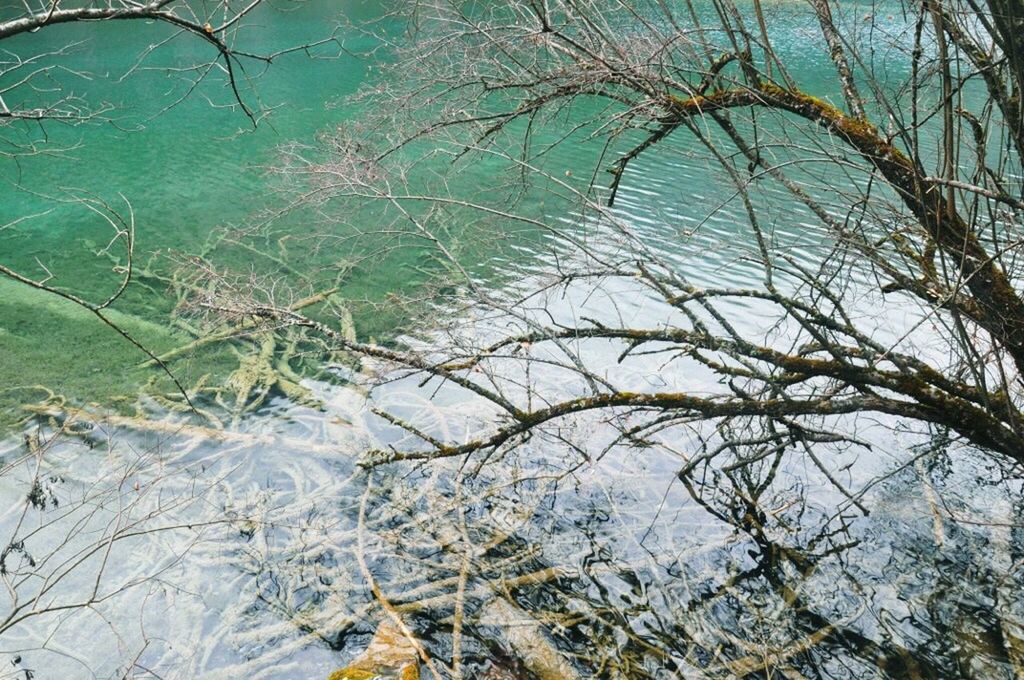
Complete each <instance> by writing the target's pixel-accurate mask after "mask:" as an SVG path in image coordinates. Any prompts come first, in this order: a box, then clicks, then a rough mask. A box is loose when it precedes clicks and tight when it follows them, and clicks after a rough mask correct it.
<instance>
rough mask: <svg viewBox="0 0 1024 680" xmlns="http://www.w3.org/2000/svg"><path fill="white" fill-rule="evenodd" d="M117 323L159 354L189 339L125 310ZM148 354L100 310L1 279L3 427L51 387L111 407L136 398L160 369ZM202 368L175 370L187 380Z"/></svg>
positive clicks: (114, 316) (185, 364) (114, 314)
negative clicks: (104, 319) (146, 363)
mask: <svg viewBox="0 0 1024 680" xmlns="http://www.w3.org/2000/svg"><path fill="white" fill-rule="evenodd" d="M104 313H105V314H106V315H107V316H108V318H110V319H111V321H112V322H114V323H115V324H117V325H118V326H119V327H120V328H123V329H124V330H125V331H126V332H128V333H129V334H130V335H131V336H132V337H133V338H135V339H136V340H138V341H139V342H140V343H142V344H143V345H144V346H146V347H147V348H149V349H150V350H152V351H154V352H164V351H167V350H169V349H172V348H174V347H177V346H179V345H182V344H184V343H186V342H187V341H188V340H189V338H188V337H187V336H185V335H184V334H183V333H180V332H177V331H174V330H173V329H171V328H169V327H168V326H167V325H161V324H157V323H154V322H151V321H146V320H143V319H140V318H138V317H136V316H131V315H128V314H124V313H122V312H118V311H117V310H106V311H105V312H104ZM145 359H146V356H145V354H143V353H142V352H141V351H139V350H138V349H137V348H136V347H133V346H132V345H131V344H130V343H128V342H127V341H126V340H125V339H124V338H123V337H121V336H120V335H119V334H118V333H117V332H116V331H114V330H113V329H112V328H110V327H108V326H107V325H105V324H104V323H103V322H102V321H100V320H99V319H98V318H96V316H95V315H94V314H92V313H91V312H89V311H88V310H86V309H83V308H82V307H79V306H78V305H75V304H74V303H72V302H69V301H67V300H63V299H61V298H59V297H57V296H56V295H53V294H51V293H46V292H43V291H39V290H36V289H33V288H31V287H29V286H26V285H23V284H19V283H16V282H14V281H9V280H6V279H0V432H2V431H3V430H7V429H9V428H10V427H12V426H13V425H14V424H15V423H16V422H17V421H18V420H19V419H20V418H21V417H22V416H23V415H24V413H23V411H22V409H21V406H22V405H24V404H26V403H31V402H34V401H37V400H39V399H41V398H43V397H44V396H46V392H45V390H52V391H53V392H55V393H58V394H61V395H63V396H66V397H67V398H69V399H71V400H72V401H76V402H87V401H95V402H99V403H101V404H103V405H104V406H105V407H108V408H109V407H114V406H116V405H117V403H118V402H122V403H123V402H128V403H131V402H134V400H135V395H137V394H138V392H139V387H140V385H144V384H145V383H146V382H147V381H148V380H149V379H150V378H151V377H153V376H156V377H157V378H158V380H163V381H165V382H166V383H167V384H168V389H172V386H170V381H169V380H167V379H166V377H165V376H164V375H163V373H162V371H161V370H160V369H159V368H141V367H140V364H141V362H143V361H144V360H145ZM216 360H217V358H216V357H215V356H212V355H211V356H206V355H204V356H203V362H202V363H203V365H199V363H193V362H190V361H182V362H178V363H177V364H176V365H175V368H174V370H175V375H176V377H178V378H179V379H180V380H181V381H182V384H185V385H188V384H190V382H191V381H192V378H193V376H197V375H199V374H201V373H202V372H205V371H204V370H203V369H204V368H207V369H208V365H207V364H209V363H214V362H216Z"/></svg>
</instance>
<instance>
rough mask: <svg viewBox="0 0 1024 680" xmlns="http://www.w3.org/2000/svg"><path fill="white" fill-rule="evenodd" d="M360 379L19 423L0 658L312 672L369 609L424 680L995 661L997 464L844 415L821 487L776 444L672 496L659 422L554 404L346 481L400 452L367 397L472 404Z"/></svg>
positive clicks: (845, 671) (1011, 517)
mask: <svg viewBox="0 0 1024 680" xmlns="http://www.w3.org/2000/svg"><path fill="white" fill-rule="evenodd" d="M580 293H581V294H582V292H580ZM553 297H555V298H557V299H562V300H566V298H564V297H562V296H560V295H559V296H553ZM617 299H619V300H622V299H628V291H619V294H618V296H617ZM634 303H635V304H637V305H639V307H637V312H636V313H638V314H641V315H647V314H651V315H658V314H660V312H659V310H656V309H649V308H647V307H645V306H644V304H643V301H642V300H635V301H634ZM564 304H565V305H566V306H567V307H575V306H577V305H578V306H579V307H580V308H584V309H585V308H586V307H587V305H588V304H591V305H593V306H596V307H599V306H600V301H595V302H586V301H583V302H581V301H578V300H574V299H572V298H571V295H570V296H569V298H568V299H567V301H566V302H564ZM463 332H465V331H463ZM593 351H595V352H598V353H600V352H602V351H605V350H602V349H600V348H597V349H595V350H593ZM598 356H599V355H598ZM592 360H594V361H596V360H597V358H596V357H594V358H592ZM371 368H372V367H370V366H364V367H363V369H362V371H361V372H357V373H350V377H353V379H354V380H355V381H356V382H359V381H360V378H359V377H358V376H364V377H363V378H362V380H366V381H372V382H374V383H376V384H377V387H375V388H374V390H373V391H372V393H369V395H370V398H369V400H368V399H367V395H368V393H367V391H366V389H364V388H360V387H358V386H357V385H355V384H350V385H349V386H338V385H330V384H327V383H322V382H314V381H305V386H306V388H307V389H309V390H310V392H311V393H312V394H313V395H314V396H315V397H316V399H317V401H318V403H320V404H322V405H323V406H322V408H319V409H318V408H310V407H304V406H301V405H293V404H289V403H288V402H287V401H285V400H281V399H278V400H276V401H275V402H274V403H273V404H272V405H271V407H270V409H269V410H268V411H264V412H262V413H261V414H260V415H259V416H258V417H250V418H246V419H243V420H242V421H241V424H240V426H239V427H238V428H236V429H227V430H219V429H213V428H209V427H206V426H203V425H197V424H195V421H193V422H192V423H186V422H184V421H180V420H179V421H176V420H175V419H174V418H173V417H171V418H170V419H167V418H164V419H159V418H156V417H155V416H152V415H151V416H150V417H149V418H138V419H132V418H128V417H125V416H120V415H115V414H107V415H103V414H102V413H93V414H89V413H86V412H81V411H73V410H70V409H68V408H67V407H66V406H65V405H63V404H60V403H55V402H50V403H47V404H43V405H41V406H39V407H38V408H37V411H38V412H39V414H40V415H39V418H38V419H37V420H36V421H35V424H34V425H33V426H32V427H31V428H30V429H28V430H27V431H26V432H27V436H26V438H25V439H24V440H20V439H19V440H8V443H7V444H6V445H5V446H4V450H3V465H4V466H5V474H3V475H0V479H2V480H3V484H4V487H3V489H2V494H3V497H4V507H7V508H8V510H7V511H6V513H5V514H4V516H3V520H2V525H0V526H2V532H3V541H4V543H5V545H6V546H7V547H6V549H5V552H4V556H3V560H0V570H2V571H3V578H4V579H5V580H6V582H7V584H8V585H9V589H8V591H7V595H5V597H6V598H7V599H6V600H5V604H4V610H5V611H7V610H10V609H13V611H15V612H16V614H15V618H17V619H19V620H18V621H17V622H16V625H11V620H10V619H8V623H7V624H0V625H5V626H6V627H5V628H4V629H2V631H0V640H2V642H3V651H4V652H5V653H7V654H8V655H9V657H10V659H11V661H12V662H13V660H14V659H17V660H18V661H17V663H15V664H14V665H13V666H12V668H14V669H17V670H18V671H22V670H32V671H34V673H35V677H37V678H41V677H94V676H98V677H108V676H112V675H117V676H118V677H121V676H122V675H128V676H130V677H163V678H167V677H181V678H187V677H210V678H218V677H224V678H228V677H239V676H245V677H254V678H295V677H326V676H327V674H328V673H329V672H330V671H331V670H333V669H335V668H338V667H340V666H342V665H344V664H345V663H346V661H348V660H351V659H352V658H354V657H355V656H356V655H357V654H358V653H359V652H360V651H361V650H362V649H363V648H364V647H366V645H367V644H368V643H369V641H370V637H371V635H372V634H373V633H374V631H375V630H377V628H378V625H380V624H381V623H382V622H387V621H390V620H391V618H392V617H397V618H398V619H399V620H401V621H402V622H403V623H404V624H405V625H407V626H408V627H409V628H410V629H411V630H412V631H414V632H415V634H416V636H417V638H418V640H419V641H420V642H421V644H422V646H423V651H424V653H425V655H426V656H427V657H428V658H429V659H430V661H431V664H430V666H428V665H427V664H424V665H423V671H422V672H423V673H424V675H429V674H430V668H431V667H433V668H434V669H435V671H436V672H437V673H438V674H439V676H441V677H449V676H450V675H452V674H453V671H452V670H451V669H450V668H447V667H446V664H447V663H448V662H449V660H451V659H452V658H458V659H459V660H460V665H459V667H458V668H457V669H456V670H455V672H459V673H461V674H462V677H490V678H535V677H540V678H555V677H573V676H577V677H608V678H648V677H649V678H667V677H746V676H749V677H875V676H881V677H959V676H966V677H1012V676H1013V675H1014V673H1015V672H1018V671H1019V669H1020V662H1021V656H1020V654H1021V652H1022V651H1024V648H1022V646H1021V645H1022V642H1024V636H1022V632H1024V631H1022V629H1021V627H1020V622H1021V621H1022V620H1024V619H1022V614H1024V612H1022V611H1021V605H1022V602H1021V598H1020V595H1019V593H1020V592H1021V589H1020V588H1021V585H1022V584H1021V583H1020V580H1021V578H1022V574H1021V569H1020V565H1021V562H1020V559H1021V557H1020V549H1019V545H1020V541H1019V537H1018V532H1019V527H1020V526H1022V521H1024V517H1022V516H1021V513H1022V508H1021V503H1020V501H1019V499H1020V497H1021V496H1020V486H1021V485H1020V481H1019V478H1018V477H1016V476H1014V475H1013V474H1012V471H1011V470H1008V469H1006V468H1004V467H1003V465H1002V464H1001V463H999V462H998V461H996V460H993V459H989V458H986V457H984V456H981V455H977V454H973V453H971V452H969V451H954V452H950V451H948V450H947V447H948V442H944V441H943V440H942V439H941V437H939V438H935V439H928V438H927V437H925V436H923V435H922V434H917V433H914V432H910V431H902V432H901V431H899V430H895V431H894V430H893V429H891V427H890V426H889V425H890V424H887V423H879V424H878V425H876V426H873V427H872V426H867V425H866V426H864V427H862V428H861V436H862V437H864V438H866V439H867V440H869V441H871V442H872V446H871V447H870V448H864V447H855V446H849V447H842V446H836V447H833V448H827V447H823V448H822V449H820V450H818V455H820V456H828V460H829V463H830V466H829V467H830V469H832V470H833V471H838V472H835V473H834V474H836V475H838V477H839V479H840V481H841V483H842V485H843V488H844V489H845V490H846V491H847V492H848V496H847V497H844V496H843V495H841V494H840V493H838V492H837V491H836V487H834V486H833V484H832V483H831V482H830V481H829V480H828V479H826V478H825V477H823V475H822V474H821V472H819V470H818V468H817V467H816V466H815V465H814V464H813V463H812V461H811V460H810V459H808V458H807V457H806V456H804V455H802V454H794V453H792V452H790V453H786V455H785V456H783V455H782V453H781V452H780V453H778V454H777V455H766V456H765V457H764V458H763V459H762V460H760V461H759V462H755V463H753V464H750V465H744V466H738V467H737V466H732V465H730V462H731V461H730V459H729V458H728V457H725V458H718V459H716V460H715V462H714V464H713V465H709V466H705V467H702V468H699V469H697V470H695V471H692V472H691V474H689V475H688V476H686V477H685V478H684V479H682V480H681V479H680V478H679V477H678V476H677V473H678V469H679V461H678V459H677V458H674V457H673V456H671V455H667V454H666V451H670V450H671V448H672V447H684V448H685V446H686V444H687V441H688V439H690V438H691V435H690V434H688V433H687V431H686V429H685V428H674V429H673V428H670V429H665V430H663V431H661V432H660V433H658V434H657V435H656V438H657V439H658V441H659V442H661V444H663V445H664V446H662V447H660V448H659V447H658V446H652V447H650V448H645V447H638V446H624V445H618V446H614V447H611V448H607V449H606V448H604V442H606V441H611V440H612V439H613V438H614V437H615V432H614V431H610V428H609V427H608V426H607V425H606V424H604V423H602V422H601V421H600V420H598V419H597V418H594V419H589V418H585V417H581V418H578V419H575V420H573V421H572V422H569V423H566V424H565V425H564V426H563V428H562V429H560V430H559V431H557V432H549V433H538V435H537V436H536V437H534V438H533V439H531V440H530V441H529V442H528V443H527V444H525V445H524V446H521V447H517V448H516V449H514V450H513V451H509V452H506V453H505V454H503V456H502V457H501V458H500V459H493V460H488V461H483V460H472V459H471V460H470V461H468V462H463V461H461V460H454V461H450V462H447V463H445V462H435V463H432V464H429V465H422V466H416V465H409V464H392V465H388V466H383V467H376V468H369V469H366V468H363V467H360V465H359V463H360V462H361V459H360V457H359V452H362V451H366V450H368V449H371V448H387V447H395V448H398V449H401V448H402V447H403V446H405V445H407V443H408V442H407V440H409V436H408V435H407V434H406V433H405V432H403V431H401V430H399V429H398V428H396V427H394V426H392V425H391V424H390V423H389V422H388V421H386V420H384V419H382V418H380V417H379V416H377V415H375V414H374V413H373V412H372V410H371V409H372V408H378V409H384V410H386V411H388V412H390V413H393V414H398V415H400V416H402V417H405V418H406V419H407V420H408V421H409V422H410V423H412V424H414V425H415V426H416V427H417V428H419V429H420V430H421V431H423V432H426V433H433V434H435V435H436V436H439V437H440V436H444V437H445V438H447V439H450V440H458V439H459V438H460V437H462V436H465V435H466V434H467V433H469V432H472V431H474V430H475V429H476V428H478V427H480V426H481V424H482V423H484V422H486V421H487V419H488V418H489V417H490V415H491V414H489V413H484V412H478V410H477V408H478V407H476V406H474V405H473V403H472V402H471V401H467V397H466V396H465V395H464V394H461V393H460V392H458V391H456V390H455V389H453V388H448V387H440V388H438V387H437V386H436V385H422V384H420V383H419V382H418V381H416V380H415V379H410V378H404V379H403V378H401V376H397V375H396V376H391V375H390V374H388V373H386V372H385V373H384V374H383V377H384V378H385V380H384V381H383V382H380V381H381V376H380V375H376V376H375V373H376V371H373V370H370V369H371ZM640 375H649V373H648V372H646V371H641V372H640ZM661 378H662V379H663V380H665V381H668V382H671V381H673V380H676V379H679V378H680V376H673V375H670V374H665V373H663V374H662V375H661ZM686 379H687V380H691V381H692V380H693V379H694V377H693V376H686ZM556 382H557V381H556ZM563 389H570V390H571V389H573V388H572V386H571V385H563ZM69 414H70V416H69ZM571 442H585V443H586V446H587V449H588V450H589V451H591V452H594V451H603V453H602V454H601V455H600V456H595V457H591V458H589V459H587V458H584V457H581V451H580V450H579V449H578V448H575V447H574V446H573V445H572V444H571ZM908 450H909V451H910V455H908V454H907V451H908ZM951 453H952V455H950V454H951ZM808 455H809V454H808ZM26 498H28V501H27V502H26V500H25V499H26ZM100 575H102V578H98V576H100ZM96 584H99V586H98V587H97V586H96ZM69 605H70V608H68V609H63V608H62V607H66V606H69ZM84 605H87V606H84ZM83 637H86V638H87V639H89V641H90V642H89V646H88V649H87V650H85V649H83V648H82V645H81V641H82V639H83Z"/></svg>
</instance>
